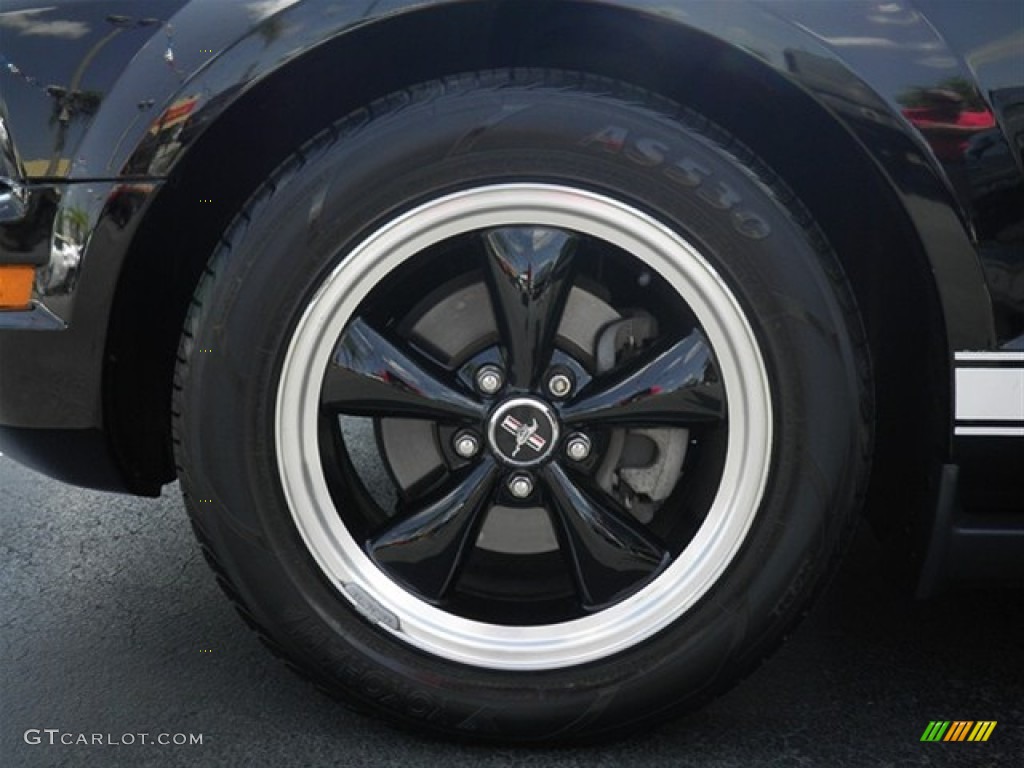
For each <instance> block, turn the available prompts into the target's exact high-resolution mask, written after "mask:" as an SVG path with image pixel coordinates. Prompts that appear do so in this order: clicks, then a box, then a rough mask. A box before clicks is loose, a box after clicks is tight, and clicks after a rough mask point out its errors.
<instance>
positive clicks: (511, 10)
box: [104, 2, 949, 522]
mask: <svg viewBox="0 0 1024 768" xmlns="http://www.w3.org/2000/svg"><path fill="white" fill-rule="evenodd" d="M525 5H527V4H519V3H479V4H464V5H450V6H445V7H444V8H440V9H436V8H435V9H429V8H428V9H422V10H418V11H415V12H410V13H407V14H404V15H399V16H395V17H392V18H389V19H386V20H382V21H380V22H377V23H375V24H371V25H368V26H366V27H364V28H362V29H359V30H356V31H354V32H352V33H350V34H348V35H344V36H342V37H341V38H338V39H335V40H333V41H330V42H328V43H325V44H323V45H321V46H319V47H317V48H315V49H313V50H311V51H309V52H307V53H306V54H304V55H303V56H301V57H299V58H297V59H295V60H293V61H291V62H289V63H288V64H287V65H286V66H284V67H283V68H282V69H280V70H278V71H277V72H275V73H274V74H272V75H270V76H268V77H267V78H266V79H264V80H262V81H261V82H260V83H259V84H257V85H256V86H255V87H253V88H252V89H251V90H249V91H248V92H247V93H246V94H245V95H243V96H242V97H240V98H239V99H238V101H236V102H235V103H233V104H232V105H231V106H230V107H229V108H228V109H227V110H226V112H225V113H224V114H223V115H221V117H220V118H219V119H218V120H217V121H216V122H214V123H213V125H211V126H210V128H208V129H207V130H206V132H205V133H204V134H202V135H201V136H200V137H199V139H198V140H197V143H196V144H195V145H194V146H193V147H192V148H191V150H190V151H189V152H188V154H187V155H186V156H185V157H184V158H183V159H182V161H181V162H180V163H178V165H177V166H176V167H175V168H174V170H173V172H172V173H171V176H170V178H169V179H168V181H167V183H166V184H165V186H164V187H163V189H161V190H160V192H159V194H158V197H157V199H156V200H155V202H154V204H153V207H152V208H151V209H150V211H149V213H148V215H147V217H146V219H145V220H144V221H143V223H142V225H141V227H140V229H139V232H138V234H137V236H136V238H135V241H134V242H133V245H132V248H131V250H130V252H129V253H128V256H127V259H126V263H125V268H124V270H123V272H122V276H121V279H120V282H119V285H118V292H117V295H116V297H115V302H114V305H113V308H112V314H111V323H110V329H111V331H110V335H109V337H108V346H107V360H108V361H110V362H108V366H107V368H106V371H105V386H104V405H105V414H106V426H107V429H108V433H109V434H110V435H111V438H112V443H113V445H114V449H115V452H116V454H117V456H118V458H119V460H120V462H121V464H122V467H123V468H124V470H125V473H126V476H127V477H128V478H129V480H130V481H131V482H132V483H133V485H134V486H135V487H138V488H149V489H152V488H153V487H154V486H155V485H156V484H159V483H162V482H168V481H170V480H171V479H173V476H174V467H173V460H172V458H171V455H172V454H171V450H170V446H171V435H170V419H169V413H170V407H171V405H170V403H171V388H172V376H173V370H174V361H175V355H176V350H177V344H178V337H179V334H180V330H181V326H182V323H183V320H184V316H185V312H186V309H187V307H188V303H189V300H190V297H191V295H192V292H193V290H194V288H195V286H196V284H197V282H198V280H199V277H200V276H201V274H202V271H203V268H204V266H205V264H206V260H207V258H208V256H209V254H210V253H211V252H212V250H213V248H214V246H215V245H216V243H217V241H218V239H219V238H220V235H221V233H222V232H223V231H224V230H225V229H226V228H227V225H228V224H229V222H230V220H231V218H232V217H233V216H234V215H235V212H236V211H237V210H239V209H240V208H241V207H242V205H243V203H244V202H245V200H246V199H247V198H248V196H249V195H250V194H251V193H252V192H253V191H254V190H255V188H256V187H257V186H258V185H259V184H260V182H261V181H262V180H263V179H265V178H266V177H267V176H269V175H270V173H271V172H272V170H273V169H274V168H275V167H276V166H277V165H278V164H279V163H280V162H281V161H282V160H283V159H284V158H285V157H287V155H288V154H290V153H291V152H292V151H293V150H294V149H295V148H296V147H298V146H300V145H301V144H302V143H303V142H304V141H305V140H306V139H308V138H310V137H311V136H312V135H314V134H315V133H317V132H318V131H319V130H321V129H322V128H323V127H325V126H327V125H329V124H330V123H332V122H333V121H334V120H336V119H338V118H340V117H341V116H343V115H344V114H346V113H348V112H349V111H351V110H353V109H355V108H357V107H359V106H361V105H363V104H365V103H367V102H369V101H371V100H373V99H374V98H376V97H379V96H382V95H384V94H386V93H389V92H391V91H394V90H397V89H399V88H401V87H404V86H406V85H409V84H412V83H414V82H417V81H423V80H428V79H432V78H436V77H442V76H445V75H448V74H454V73H457V72H463V71H470V70H477V69H488V68H495V67H509V66H519V67H550V68H564V69H574V70H581V71H587V72H590V73H593V74H598V75H604V76H607V77H611V78H615V79H618V80H623V81H626V82H629V83H632V84H634V85H637V86H640V87H643V88H646V89H648V90H651V91H654V92H657V93H659V94H661V95H663V96H666V97H668V98H670V99H673V100H675V101H677V102H679V103H681V104H684V105H686V106H688V107H690V108H692V109H694V110H695V111H697V112H700V113H703V114H704V115H706V116H707V117H708V118H710V119H711V120H713V121H714V122H716V123H718V124H719V125H721V126H722V127H723V128H725V129H726V130H727V131H729V132H730V133H732V134H733V135H734V136H736V137H737V138H739V139H740V140H741V141H742V142H744V143H745V144H747V145H748V146H749V147H751V148H752V149H753V150H754V152H755V153H756V154H758V155H759V156H760V157H761V158H762V159H763V160H764V161H765V162H766V163H767V164H768V165H769V166H770V167H772V168H773V170H775V171H776V172H777V173H778V174H779V175H780V176H781V177H782V178H783V179H785V180H786V183H787V184H788V185H789V186H790V188H792V189H793V190H794V192H795V193H796V195H797V196H798V197H799V198H800V199H801V200H802V201H803V203H804V204H805V206H806V207H807V208H808V209H809V210H810V211H811V213H812V215H813V216H814V218H815V219H816V220H817V222H818V224H819V225H820V226H821V227H822V229H823V230H824V231H825V233H826V234H827V236H828V238H829V240H830V241H831V243H832V245H833V247H834V248H835V249H836V251H837V252H838V254H839V256H840V259H841V261H842V263H843V265H844V268H845V269H846V272H847V275H848V277H849V279H850V282H851V284H852V287H853V289H854V293H855V294H856V297H857V300H858V302H859V305H860V308H861V311H862V314H863V316H864V319H865V323H866V326H867V331H868V337H869V343H870V345H871V353H872V358H873V365H874V375H875V381H876V383H877V384H878V385H879V386H878V387H877V389H878V392H877V398H876V399H877V403H876V412H877V424H878V440H877V450H876V464H875V466H876V471H875V473H874V476H873V488H872V495H873V496H874V501H875V503H874V504H872V505H871V506H872V508H874V509H876V510H877V511H878V512H879V516H878V522H900V521H898V520H895V519H894V520H891V521H889V520H885V519H883V517H882V515H884V512H885V509H886V508H895V509H901V510H908V509H911V508H913V506H914V505H916V504H919V503H920V501H921V500H922V499H923V498H924V496H923V494H922V495H920V496H918V495H917V492H918V491H921V490H924V488H923V484H924V482H925V478H927V477H928V475H929V472H930V469H931V464H932V462H933V459H934V457H935V451H936V450H937V448H938V447H939V446H941V445H942V438H941V435H942V434H944V430H945V423H944V422H942V420H941V419H935V418H934V414H943V413H948V402H949V391H948V388H949V387H948V383H946V380H947V378H948V377H947V375H946V373H945V366H944V360H945V328H944V326H943V322H942V316H941V310H940V307H939V304H938V298H937V294H936V291H935V286H934V282H933V279H932V277H931V272H930V270H929V267H928V263H927V259H926V257H925V255H924V253H923V250H922V247H921V244H920V241H919V240H918V237H917V235H916V233H915V231H914V230H913V227H912V225H911V224H910V222H909V220H908V219H907V218H906V216H905V215H904V213H903V211H902V208H901V206H900V203H899V201H898V199H897V198H896V195H895V193H894V192H893V190H892V189H891V188H890V187H889V185H888V184H887V182H886V181H885V180H884V179H883V177H882V175H881V173H880V172H879V171H878V169H877V168H876V167H875V166H874V165H873V163H872V162H871V161H870V160H869V159H868V158H867V157H866V155H865V153H864V152H863V150H862V149H861V148H860V147H859V146H858V144H857V143H856V140H855V139H854V138H853V137H852V136H851V135H850V134H849V133H848V132H847V131H846V130H845V129H844V128H843V127H842V126H841V125H840V124H839V123H838V122H837V121H836V120H835V119H834V117H833V116H832V115H830V114H829V113H828V112H827V111H826V110H825V109H824V108H823V107H822V106H821V105H820V104H818V103H817V102H816V101H815V100H814V99H813V98H811V97H810V96H809V95H808V94H807V93H805V92H804V91H803V90H801V89H800V88H799V87H798V86H796V85H794V84H793V83H792V82H790V81H789V80H788V79H786V78H785V77H783V76H782V75H780V74H779V73H778V72H776V71H775V70H773V69H772V68H770V67H769V66H767V65H765V64H763V63H762V62H760V61H758V60H757V59H756V58H754V57H753V56H751V55H749V54H747V53H744V52H742V51H740V50H738V49H736V48H733V47H731V46H729V45H727V44H724V43H722V42H721V41H718V40H715V39H713V38H710V37H708V36H706V35H704V34H703V33H700V32H697V31H694V30H691V29H688V28H685V27H680V26H678V25H675V24H672V23H669V22H667V21H665V20H664V19H660V18H658V17H655V16H650V15H646V14H641V13H637V12H635V11H627V10H624V9H617V8H611V7H607V6H602V5H599V4H594V3H584V2H578V3H577V2H566V3H559V4H552V5H549V6H545V7H544V9H543V10H539V9H537V8H536V7H534V6H533V5H532V4H531V5H530V7H529V8H528V9H524V8H523V6H525ZM353 73H358V76H357V77H353ZM300 83H301V84H303V85H304V86H305V87H298V85H297V84H300ZM310 84H313V85H314V86H315V87H309V85H310ZM808 147H813V148H814V152H813V154H812V153H811V152H809V151H808V149H807V148H808ZM825 162H827V163H828V165H829V167H832V168H835V169H837V170H838V172H837V173H835V174H826V173H822V167H823V164H824V163H825ZM200 199H203V200H212V201H213V202H212V203H200V202H199V201H200ZM851 202H852V204H853V205H855V206H856V210H857V216H856V217H852V216H850V210H851ZM183 222H188V226H187V227H186V226H183ZM863 222H870V223H871V226H863ZM115 360H131V361H132V362H131V364H130V365H125V364H124V363H121V364H119V365H113V364H112V361H115ZM936 422H942V423H941V424H937V423H936ZM936 430H937V431H936ZM908 478H917V479H920V487H915V486H914V485H913V484H912V483H908V482H907V479H908ZM883 502H884V503H883Z"/></svg>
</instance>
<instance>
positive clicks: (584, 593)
mask: <svg viewBox="0 0 1024 768" xmlns="http://www.w3.org/2000/svg"><path fill="white" fill-rule="evenodd" d="M544 478H545V480H546V485H547V490H548V493H549V494H550V497H551V502H552V505H553V507H554V512H555V515H554V516H555V518H556V521H555V522H556V526H557V527H558V528H560V530H561V534H562V536H561V538H562V542H563V547H562V549H563V552H564V554H565V556H566V558H567V559H568V561H569V566H570V568H571V570H572V575H573V578H574V580H575V581H576V586H577V589H578V591H579V595H580V601H581V602H582V604H583V607H584V608H585V609H587V610H596V609H598V608H600V607H602V606H604V605H607V604H609V603H611V602H613V601H614V600H615V599H616V597H617V596H618V595H620V594H621V593H623V592H624V591H625V590H627V589H631V588H632V589H636V588H638V587H639V586H641V585H642V584H643V583H644V582H647V581H649V580H650V579H652V578H654V577H655V576H656V575H657V574H658V573H660V572H661V571H662V570H663V569H664V568H665V566H666V565H668V562H669V559H670V556H669V552H668V550H667V549H666V548H665V546H664V545H663V544H661V543H660V542H659V541H658V540H657V539H656V538H655V537H654V536H653V535H652V534H651V533H649V532H648V531H647V530H646V529H645V528H644V527H643V526H642V525H641V524H640V523H639V522H637V521H635V520H634V519H633V518H632V517H630V516H629V514H628V513H626V512H624V511H620V510H617V509H615V508H614V507H613V506H612V502H611V501H610V500H607V501H605V502H599V501H597V500H595V498H594V497H593V496H592V495H590V494H588V493H587V492H586V491H584V490H583V489H582V488H580V487H579V486H578V485H577V484H576V483H574V482H573V481H572V480H571V479H570V478H569V476H568V475H566V474H565V472H564V471H563V470H562V469H561V467H559V466H558V465H557V464H551V465H549V466H548V467H547V468H546V469H545V470H544Z"/></svg>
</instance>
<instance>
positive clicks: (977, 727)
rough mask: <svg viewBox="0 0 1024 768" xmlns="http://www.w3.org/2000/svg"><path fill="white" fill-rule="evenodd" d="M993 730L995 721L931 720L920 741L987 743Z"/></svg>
mask: <svg viewBox="0 0 1024 768" xmlns="http://www.w3.org/2000/svg"><path fill="white" fill-rule="evenodd" d="M995 729H996V721H995V720H953V721H950V720H932V721H931V722H930V723H928V727H927V728H925V729H924V733H922V734H921V741H988V737H989V736H991V735H992V731H994V730H995Z"/></svg>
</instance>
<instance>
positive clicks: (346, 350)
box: [321, 319, 482, 421]
mask: <svg viewBox="0 0 1024 768" xmlns="http://www.w3.org/2000/svg"><path fill="white" fill-rule="evenodd" d="M443 377H444V372H443V371H442V370H440V369H439V368H438V367H437V366H434V365H433V364H432V363H430V361H429V360H427V359H426V358H424V357H423V356H422V355H420V354H419V353H417V352H416V351H415V350H413V349H411V348H410V347H409V346H408V345H404V344H400V343H397V342H394V341H391V340H390V339H388V338H386V337H385V336H384V335H383V334H381V333H379V332H378V331H376V330H375V329H373V328H372V327H370V325H369V324H367V323H366V322H365V321H363V320H362V319H357V320H355V321H354V322H353V323H352V324H351V325H349V327H348V328H347V329H346V331H345V333H344V334H343V335H342V339H341V342H340V343H339V344H338V346H337V347H336V348H335V351H334V357H333V358H332V360H331V363H330V365H329V366H328V368H327V375H326V376H325V377H324V386H323V392H322V395H321V402H322V403H323V405H324V406H325V407H327V408H330V409H333V410H334V411H336V412H338V413H346V414H349V415H353V416H401V417H405V418H418V419H431V420H433V421H465V420H476V419H479V418H480V416H481V414H482V406H481V405H480V404H479V403H478V402H476V401H475V400H474V399H472V398H471V397H469V396H468V395H465V394H463V393H462V392H460V391H459V390H457V389H456V388H455V386H453V385H449V384H447V383H445V382H444V380H443Z"/></svg>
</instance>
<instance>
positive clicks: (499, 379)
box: [476, 365, 505, 395]
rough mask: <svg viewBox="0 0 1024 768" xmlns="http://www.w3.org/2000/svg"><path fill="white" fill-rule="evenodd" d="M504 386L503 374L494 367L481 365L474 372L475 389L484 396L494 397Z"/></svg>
mask: <svg viewBox="0 0 1024 768" xmlns="http://www.w3.org/2000/svg"><path fill="white" fill-rule="evenodd" d="M503 386H505V374H503V373H502V372H501V368H499V367H498V366H496V365H481V366H480V367H479V368H478V369H477V371H476V388H477V389H478V390H480V392H481V393H482V394H484V395H496V394H498V392H500V391H501V388H502V387H503Z"/></svg>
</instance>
